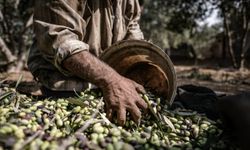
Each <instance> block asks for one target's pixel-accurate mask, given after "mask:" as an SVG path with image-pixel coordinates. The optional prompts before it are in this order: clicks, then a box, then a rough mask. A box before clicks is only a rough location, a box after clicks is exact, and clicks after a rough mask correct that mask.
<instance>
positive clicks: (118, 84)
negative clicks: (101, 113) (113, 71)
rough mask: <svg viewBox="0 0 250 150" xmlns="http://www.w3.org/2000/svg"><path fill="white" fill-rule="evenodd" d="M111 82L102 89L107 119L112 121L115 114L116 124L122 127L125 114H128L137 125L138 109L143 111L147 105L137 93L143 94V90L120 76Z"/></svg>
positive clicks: (138, 118)
mask: <svg viewBox="0 0 250 150" xmlns="http://www.w3.org/2000/svg"><path fill="white" fill-rule="evenodd" d="M112 80H113V81H112V82H111V84H109V85H108V86H107V87H106V88H104V89H103V94H104V100H105V104H106V113H107V117H108V118H109V119H110V120H112V118H113V117H114V116H113V115H114V113H116V116H117V121H118V124H119V125H121V126H123V125H124V124H125V122H126V114H127V112H129V113H130V115H131V116H132V119H133V120H134V121H135V122H136V123H138V122H139V121H140V118H141V111H140V109H141V110H143V111H146V109H147V104H146V103H145V101H144V100H143V99H142V98H141V97H140V95H139V94H138V92H139V93H145V90H144V88H143V87H142V86H141V85H139V84H137V83H136V82H134V81H132V80H130V79H127V78H124V77H121V76H120V77H115V78H112Z"/></svg>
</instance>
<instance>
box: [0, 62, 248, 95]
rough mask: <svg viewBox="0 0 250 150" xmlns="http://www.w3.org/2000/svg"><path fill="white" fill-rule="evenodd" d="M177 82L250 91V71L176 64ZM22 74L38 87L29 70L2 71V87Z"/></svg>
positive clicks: (223, 90) (24, 82)
mask: <svg viewBox="0 0 250 150" xmlns="http://www.w3.org/2000/svg"><path fill="white" fill-rule="evenodd" d="M175 70H176V74H177V84H178V85H184V84H193V85H197V86H205V87H208V88H211V89H212V90H214V91H216V92H217V93H222V94H223V93H224V94H235V93H240V92H244V91H250V71H249V70H245V71H239V70H234V69H227V68H224V69H220V70H217V69H206V68H201V67H200V68H197V67H191V66H175ZM21 75H22V84H21V85H22V88H26V89H27V88H28V89H31V88H32V89H37V87H38V84H37V83H36V82H35V80H34V79H33V76H32V75H31V73H30V72H28V71H22V72H20V73H8V74H7V73H1V74H0V87H4V86H9V85H10V86H14V85H15V83H16V81H18V79H19V78H20V76H21Z"/></svg>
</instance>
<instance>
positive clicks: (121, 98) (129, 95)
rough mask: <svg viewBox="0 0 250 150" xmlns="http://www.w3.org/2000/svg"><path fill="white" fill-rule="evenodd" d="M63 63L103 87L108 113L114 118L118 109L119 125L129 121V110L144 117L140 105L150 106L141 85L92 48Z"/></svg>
mask: <svg viewBox="0 0 250 150" xmlns="http://www.w3.org/2000/svg"><path fill="white" fill-rule="evenodd" d="M63 66H64V67H65V68H66V69H67V70H68V71H70V72H71V73H72V74H74V75H76V76H78V77H80V78H82V79H84V80H86V81H88V82H91V83H93V84H95V85H97V86H98V87H100V88H101V89H102V91H103V93H104V100H105V104H106V106H107V111H106V112H107V116H108V118H109V119H111V118H112V117H113V114H114V113H116V114H117V115H116V116H117V121H118V123H119V125H124V124H125V122H126V113H127V112H129V113H130V115H131V116H132V119H133V120H134V121H135V122H138V121H139V120H140V118H141V111H140V109H142V110H146V109H147V104H146V103H145V102H144V100H143V99H142V98H141V97H140V96H139V94H138V92H139V93H144V88H143V87H142V86H141V85H139V84H137V83H136V82H134V81H132V80H130V79H127V78H125V77H122V76H121V75H119V74H118V73H117V72H116V71H115V70H114V69H112V68H111V67H110V66H108V65H106V64H105V63H103V62H102V61H100V60H99V59H98V58H96V57H95V56H93V55H92V54H90V53H89V52H88V51H83V52H80V53H77V54H75V55H72V56H70V57H69V58H67V59H66V60H65V61H64V62H63Z"/></svg>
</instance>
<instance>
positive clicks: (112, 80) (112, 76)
mask: <svg viewBox="0 0 250 150" xmlns="http://www.w3.org/2000/svg"><path fill="white" fill-rule="evenodd" d="M121 80H122V76H121V75H120V74H118V73H117V72H115V71H113V72H111V73H109V74H108V75H105V78H103V80H102V83H101V84H100V88H102V89H109V88H111V87H112V86H113V85H115V84H117V83H119V82H120V81H121Z"/></svg>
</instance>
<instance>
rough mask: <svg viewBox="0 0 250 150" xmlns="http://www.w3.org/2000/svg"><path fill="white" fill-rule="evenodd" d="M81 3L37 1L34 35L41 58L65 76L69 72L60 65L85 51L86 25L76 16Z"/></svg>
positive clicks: (72, 1) (78, 15)
mask: <svg viewBox="0 0 250 150" xmlns="http://www.w3.org/2000/svg"><path fill="white" fill-rule="evenodd" d="M81 5H82V4H80V3H79V1H76V0H36V2H35V13H34V32H35V38H36V41H37V46H38V49H39V50H40V51H41V53H42V55H43V57H44V58H45V59H46V60H48V61H49V62H51V63H52V64H53V65H54V66H55V67H57V68H58V69H59V70H60V71H61V72H62V73H64V74H65V75H70V73H69V72H68V71H67V70H66V69H65V68H63V66H62V62H63V61H64V60H65V59H66V58H68V57H70V56H71V55H73V54H75V53H78V52H81V51H84V50H88V49H89V46H88V44H86V43H84V42H82V41H83V38H84V35H85V29H86V22H85V21H84V20H83V18H82V17H81V15H80V13H79V10H81V9H79V8H80V7H83V6H81Z"/></svg>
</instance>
